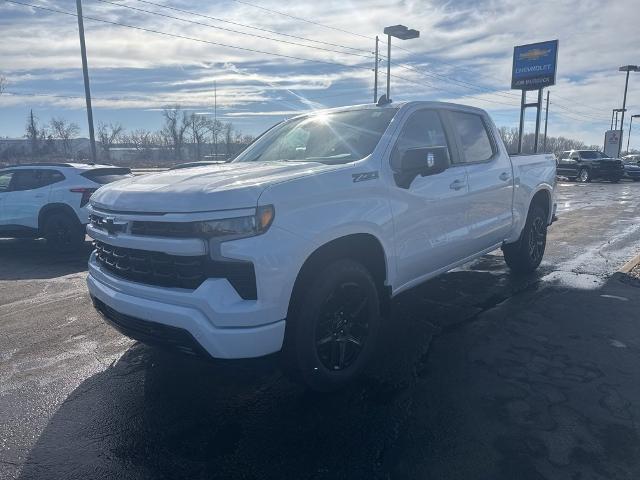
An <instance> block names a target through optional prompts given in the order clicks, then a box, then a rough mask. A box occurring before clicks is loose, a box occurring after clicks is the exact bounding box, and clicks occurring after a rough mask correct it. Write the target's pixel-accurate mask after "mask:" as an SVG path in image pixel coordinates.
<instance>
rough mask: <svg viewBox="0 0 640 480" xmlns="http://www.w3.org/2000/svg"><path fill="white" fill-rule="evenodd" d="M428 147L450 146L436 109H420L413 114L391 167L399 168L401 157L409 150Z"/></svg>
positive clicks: (401, 133) (397, 143)
mask: <svg viewBox="0 0 640 480" xmlns="http://www.w3.org/2000/svg"><path fill="white" fill-rule="evenodd" d="M426 147H448V144H447V136H446V135H445V133H444V128H443V127H442V122H441V121H440V116H439V115H438V113H437V112H436V111H435V110H419V111H417V112H415V113H413V114H411V117H409V119H408V120H407V122H406V123H405V124H404V127H402V132H400V136H399V137H398V141H397V142H396V145H395V148H394V149H393V153H392V154H391V167H392V168H393V169H394V170H398V169H399V162H400V159H401V158H402V156H403V155H404V153H405V152H406V151H407V150H410V149H413V148H426Z"/></svg>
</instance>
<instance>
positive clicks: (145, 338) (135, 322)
mask: <svg viewBox="0 0 640 480" xmlns="http://www.w3.org/2000/svg"><path fill="white" fill-rule="evenodd" d="M92 300H93V305H94V306H95V308H96V310H98V311H99V312H100V313H101V314H102V315H103V316H104V318H105V319H106V320H107V321H108V322H109V323H111V324H112V325H113V326H114V327H115V328H117V329H118V330H119V331H120V332H121V333H123V334H124V335H126V336H127V337H130V338H133V339H134V340H138V341H140V342H143V343H149V344H153V345H160V346H165V347H169V348H171V349H173V350H177V351H179V352H182V353H188V354H190V355H198V356H208V355H209V354H208V353H207V352H206V350H205V349H204V348H202V346H201V345H200V344H199V343H198V342H197V341H196V340H195V339H194V338H193V336H192V335H191V334H190V333H189V332H188V331H186V330H184V329H182V328H178V327H172V326H170V325H164V324H161V323H156V322H149V321H147V320H142V319H140V318H136V317H131V316H129V315H124V314H122V313H120V312H117V311H116V310H114V309H113V308H111V307H110V306H108V305H107V304H105V303H104V302H102V301H100V300H98V299H97V298H95V297H93V298H92Z"/></svg>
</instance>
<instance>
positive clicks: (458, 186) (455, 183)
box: [449, 180, 467, 190]
mask: <svg viewBox="0 0 640 480" xmlns="http://www.w3.org/2000/svg"><path fill="white" fill-rule="evenodd" d="M466 186H467V184H466V183H465V181H464V180H454V181H453V182H452V183H451V185H449V188H450V189H451V190H460V189H461V188H464V187H466Z"/></svg>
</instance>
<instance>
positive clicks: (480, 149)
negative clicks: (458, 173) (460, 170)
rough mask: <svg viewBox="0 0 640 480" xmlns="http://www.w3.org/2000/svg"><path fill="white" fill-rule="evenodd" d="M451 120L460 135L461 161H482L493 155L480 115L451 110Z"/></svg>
mask: <svg viewBox="0 0 640 480" xmlns="http://www.w3.org/2000/svg"><path fill="white" fill-rule="evenodd" d="M451 120H452V123H453V128H455V129H456V132H458V136H459V137H460V143H461V145H462V161H463V162H465V163H475V162H484V161H486V160H489V159H490V158H491V157H492V156H493V154H494V149H493V145H492V143H491V140H490V137H489V133H488V132H487V128H486V126H485V124H484V121H483V120H482V117H481V116H480V115H476V114H474V113H465V112H451Z"/></svg>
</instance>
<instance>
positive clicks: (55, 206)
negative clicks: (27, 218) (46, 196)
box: [38, 203, 80, 230]
mask: <svg viewBox="0 0 640 480" xmlns="http://www.w3.org/2000/svg"><path fill="white" fill-rule="evenodd" d="M54 211H58V212H63V213H65V214H67V215H70V216H71V217H72V218H74V219H75V220H76V221H77V222H78V223H80V219H79V218H78V215H77V214H76V212H75V210H74V209H73V208H71V207H70V206H69V205H67V204H66V203H49V204H47V205H45V206H44V207H42V208H41V209H40V212H38V229H40V230H42V227H43V221H44V219H45V218H46V216H47V215H48V214H49V213H53V212H54Z"/></svg>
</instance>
